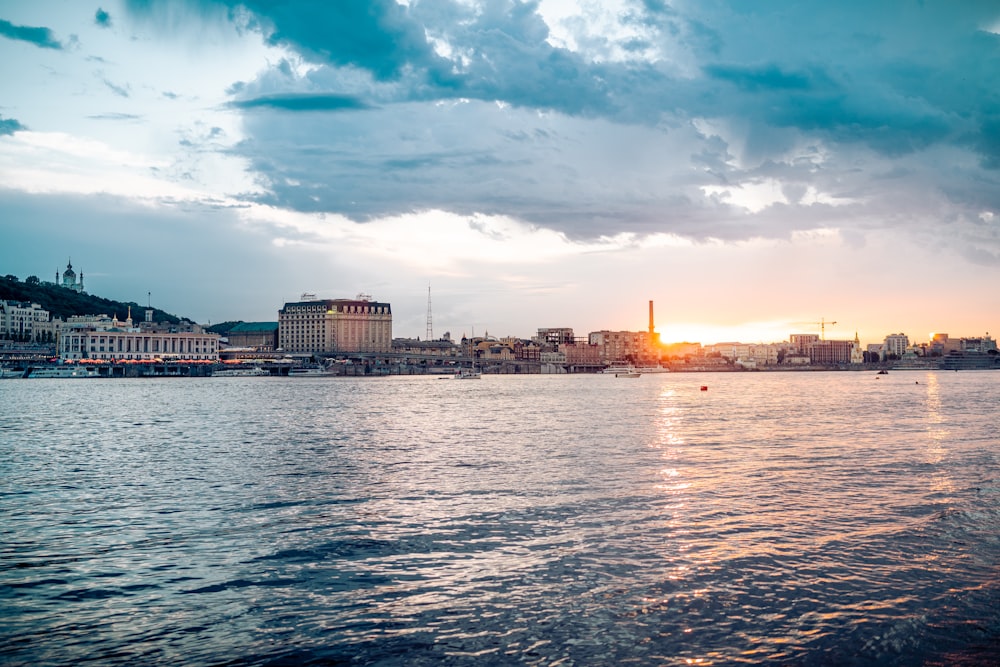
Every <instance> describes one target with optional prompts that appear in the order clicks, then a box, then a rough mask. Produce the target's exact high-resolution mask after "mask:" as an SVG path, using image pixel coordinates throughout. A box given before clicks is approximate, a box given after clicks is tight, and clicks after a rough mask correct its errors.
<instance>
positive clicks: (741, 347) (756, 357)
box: [704, 343, 782, 368]
mask: <svg viewBox="0 0 1000 667" xmlns="http://www.w3.org/2000/svg"><path fill="white" fill-rule="evenodd" d="M781 349H782V347H781V346H780V345H774V344H764V343H756V344H748V343H716V344H714V345H706V346H705V348H704V350H705V352H706V354H716V353H717V354H718V355H719V356H721V357H725V358H726V359H729V360H730V361H735V362H739V364H740V365H741V366H743V367H744V368H756V367H758V366H770V365H773V364H777V363H778V352H779V351H780V350H781Z"/></svg>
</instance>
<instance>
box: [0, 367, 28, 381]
mask: <svg viewBox="0 0 1000 667" xmlns="http://www.w3.org/2000/svg"><path fill="white" fill-rule="evenodd" d="M23 377H24V371H22V370H18V369H15V368H0V380H13V379H14V378H23Z"/></svg>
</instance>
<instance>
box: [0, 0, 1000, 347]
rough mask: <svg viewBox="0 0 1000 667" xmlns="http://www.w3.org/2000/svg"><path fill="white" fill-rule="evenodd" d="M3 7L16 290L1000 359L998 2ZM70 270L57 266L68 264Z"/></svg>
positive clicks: (494, 329) (216, 308) (456, 332)
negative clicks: (999, 345)
mask: <svg viewBox="0 0 1000 667" xmlns="http://www.w3.org/2000/svg"><path fill="white" fill-rule="evenodd" d="M337 4H338V3H332V4H331V6H325V4H324V3H317V4H313V3H295V2H291V3H283V4H281V5H273V6H272V5H271V4H269V3H261V2H255V1H253V2H247V3H235V2H222V1H220V2H207V1H206V2H196V1H194V0H192V1H189V2H165V1H162V2H161V1H153V2H146V3H134V2H102V3H99V4H97V3H95V4H93V5H86V4H84V5H81V4H79V3H70V4H69V5H67V4H65V3H58V2H51V1H43V2H37V3H7V4H4V5H0V57H2V58H3V60H4V62H6V63H7V66H6V68H5V75H4V89H5V92H6V93H7V94H6V95H5V96H4V99H3V100H2V101H0V104H2V106H0V183H2V185H0V233H2V235H3V238H4V241H5V242H4V243H3V244H0V270H2V272H3V273H5V274H6V273H11V274H15V275H17V276H19V277H21V278H22V279H23V278H24V277H27V276H29V275H36V276H38V277H39V278H41V279H42V280H49V279H50V276H51V275H52V271H53V269H56V268H57V267H60V268H61V266H62V265H63V263H64V262H65V257H66V256H67V255H70V256H72V257H73V258H74V266H75V267H77V269H78V270H80V269H82V270H83V271H84V272H85V273H86V277H87V290H88V291H89V292H91V293H93V294H99V295H101V296H104V297H107V298H114V299H118V300H126V301H135V302H138V303H145V301H146V298H147V294H150V295H151V297H150V298H151V299H152V302H153V303H154V305H156V306H157V307H160V308H162V309H164V310H167V311H169V312H175V313H177V314H181V315H184V316H187V317H192V318H194V319H196V320H197V321H199V322H202V323H205V322H207V321H209V320H211V321H224V320H236V319H240V320H247V321H252V320H273V319H275V318H276V312H277V309H278V308H280V307H281V304H283V303H285V302H289V301H295V300H297V299H298V298H299V295H300V294H301V293H302V292H310V293H314V294H317V295H318V296H320V297H326V298H351V297H353V296H354V295H355V294H357V293H361V292H364V293H368V294H371V295H373V298H374V299H376V300H379V301H385V302H389V303H392V304H393V329H394V332H393V335H394V336H396V337H414V338H415V337H418V336H423V335H424V328H425V319H426V297H427V288H428V285H430V286H431V288H432V290H433V295H434V306H433V308H434V312H433V316H434V329H435V333H436V334H437V335H440V334H441V333H443V332H444V331H450V332H451V333H452V336H453V337H460V336H461V335H462V334H463V333H471V330H472V328H475V330H476V332H480V331H482V332H485V331H489V332H490V333H492V334H496V335H518V336H523V337H529V336H530V335H531V334H532V333H533V332H534V330H535V329H537V328H539V327H560V326H565V327H571V328H573V329H574V330H576V331H580V332H588V331H596V330H601V329H609V330H636V331H643V330H645V329H646V316H647V313H646V304H647V303H648V301H649V300H653V301H654V302H655V304H656V324H657V327H656V330H657V331H658V332H659V333H660V335H661V338H662V339H663V340H664V341H665V342H672V341H680V340H686V341H690V342H700V343H702V344H712V343H717V342H722V341H741V342H747V343H751V342H775V341H779V340H785V339H787V337H788V335H789V334H791V333H819V324H818V323H819V322H820V321H821V320H826V321H827V322H834V321H835V322H837V324H836V325H832V326H828V327H827V329H826V337H827V338H830V339H840V340H845V339H853V337H854V334H855V331H857V332H858V334H859V337H860V338H861V340H862V341H865V342H875V341H881V340H882V339H883V338H884V337H885V336H886V335H888V334H890V333H898V332H902V333H906V334H907V335H908V336H909V337H910V338H911V340H925V339H926V338H929V337H930V335H931V333H932V332H947V333H949V334H951V335H953V336H977V335H980V336H981V335H983V334H985V333H986V332H989V333H990V334H991V335H995V334H996V331H997V328H998V326H1000V322H998V318H1000V290H998V289H997V287H996V286H997V285H1000V125H998V122H997V118H1000V94H998V93H997V92H996V91H998V90H1000V72H998V71H997V69H996V67H995V66H994V64H995V62H997V57H998V56H1000V7H997V6H996V5H995V3H987V2H982V3H977V2H969V3H961V4H959V5H955V4H950V3H924V4H920V3H912V4H904V5H902V6H893V7H891V8H890V7H888V6H877V7H872V6H871V5H870V4H866V3H856V4H852V3H838V4H837V5H834V6H823V7H804V6H800V5H799V4H798V3H794V2H788V3H768V5H767V6H766V7H744V6H743V5H742V4H741V3H726V2H719V3H711V4H706V3H686V2H673V3H669V4H668V3H653V2H644V3H640V2H630V1H624V0H623V1H620V2H609V3H590V2H570V1H556V0H541V1H540V2H526V3H522V2H516V1H513V0H511V1H509V2H473V1H468V2H466V1H461V2H459V1H450V0H443V1H441V2H434V3H429V2H417V1H415V0H414V1H411V2H407V3H402V4H397V3H395V2H389V1H378V2H371V3H368V5H367V6H366V7H365V10H364V11H362V10H361V9H356V8H354V7H353V6H344V7H341V6H337ZM53 262H55V263H54V265H53V266H51V267H47V264H49V263H53Z"/></svg>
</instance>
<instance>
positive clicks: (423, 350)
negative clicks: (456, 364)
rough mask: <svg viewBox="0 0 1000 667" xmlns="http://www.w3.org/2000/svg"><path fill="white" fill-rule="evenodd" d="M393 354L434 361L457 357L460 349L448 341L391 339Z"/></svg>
mask: <svg viewBox="0 0 1000 667" xmlns="http://www.w3.org/2000/svg"><path fill="white" fill-rule="evenodd" d="M392 352H393V354H403V355H407V356H413V357H433V358H435V359H444V358H452V357H457V356H459V353H460V352H461V349H460V348H459V347H458V345H455V343H453V342H451V341H450V340H444V339H440V340H420V339H419V338H393V339H392Z"/></svg>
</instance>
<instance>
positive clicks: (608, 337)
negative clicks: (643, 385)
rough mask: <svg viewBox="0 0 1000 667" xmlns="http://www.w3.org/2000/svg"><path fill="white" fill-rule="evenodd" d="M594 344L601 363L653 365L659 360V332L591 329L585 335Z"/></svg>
mask: <svg viewBox="0 0 1000 667" xmlns="http://www.w3.org/2000/svg"><path fill="white" fill-rule="evenodd" d="M587 342H588V343H589V344H590V345H596V346H597V347H598V348H599V350H600V354H601V363H603V364H606V365H607V364H614V363H633V364H636V365H640V366H647V365H654V364H657V363H659V361H660V346H659V334H655V333H652V332H649V331H593V332H591V333H590V334H589V335H588V336H587Z"/></svg>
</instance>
